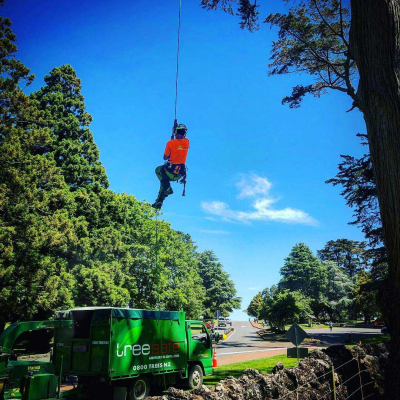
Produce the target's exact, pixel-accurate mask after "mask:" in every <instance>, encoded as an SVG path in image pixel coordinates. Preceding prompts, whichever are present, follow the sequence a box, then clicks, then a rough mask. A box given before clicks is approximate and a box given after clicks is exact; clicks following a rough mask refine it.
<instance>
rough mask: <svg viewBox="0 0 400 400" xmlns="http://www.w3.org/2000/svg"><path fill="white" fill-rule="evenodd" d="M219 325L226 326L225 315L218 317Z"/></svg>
mask: <svg viewBox="0 0 400 400" xmlns="http://www.w3.org/2000/svg"><path fill="white" fill-rule="evenodd" d="M218 326H226V318H225V317H219V318H218Z"/></svg>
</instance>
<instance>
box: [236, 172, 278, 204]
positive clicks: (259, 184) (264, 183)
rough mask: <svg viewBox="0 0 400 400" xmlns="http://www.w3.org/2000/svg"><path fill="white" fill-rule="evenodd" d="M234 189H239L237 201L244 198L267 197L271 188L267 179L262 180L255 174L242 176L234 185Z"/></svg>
mask: <svg viewBox="0 0 400 400" xmlns="http://www.w3.org/2000/svg"><path fill="white" fill-rule="evenodd" d="M236 187H237V188H239V189H240V193H239V195H238V197H239V199H243V198H245V197H255V196H257V195H260V194H261V195H266V196H267V195H268V192H269V190H270V189H271V187H272V184H271V182H269V180H268V179H267V178H262V177H261V176H258V175H256V174H251V175H250V176H248V177H247V176H243V177H242V179H241V181H240V182H238V183H236Z"/></svg>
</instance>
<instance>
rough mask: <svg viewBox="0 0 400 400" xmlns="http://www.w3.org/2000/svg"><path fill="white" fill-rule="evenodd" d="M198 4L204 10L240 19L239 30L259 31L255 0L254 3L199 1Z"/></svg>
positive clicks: (238, 0)
mask: <svg viewBox="0 0 400 400" xmlns="http://www.w3.org/2000/svg"><path fill="white" fill-rule="evenodd" d="M200 4H201V6H202V7H203V8H204V9H206V10H222V11H224V12H226V13H227V14H229V15H236V16H238V17H240V20H241V21H240V22H239V25H240V28H241V29H248V30H249V31H250V32H254V31H258V30H259V29H260V26H259V23H258V16H259V14H260V12H259V11H258V7H259V6H258V5H257V0H254V3H252V2H251V1H250V0H201V3H200ZM232 5H233V6H232ZM234 8H236V13H235V10H234Z"/></svg>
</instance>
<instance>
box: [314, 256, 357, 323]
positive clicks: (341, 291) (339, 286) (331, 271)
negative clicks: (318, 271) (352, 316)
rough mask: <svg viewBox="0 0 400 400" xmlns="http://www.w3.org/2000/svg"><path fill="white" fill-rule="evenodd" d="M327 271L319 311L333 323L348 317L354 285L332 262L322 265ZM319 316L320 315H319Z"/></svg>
mask: <svg viewBox="0 0 400 400" xmlns="http://www.w3.org/2000/svg"><path fill="white" fill-rule="evenodd" d="M323 265H324V267H325V268H326V269H327V271H328V276H327V283H326V288H325V290H324V293H323V295H322V298H321V300H320V307H321V308H322V310H321V311H324V312H326V313H327V314H328V315H329V319H331V320H333V321H344V320H346V319H347V317H348V316H349V313H350V310H351V307H352V305H353V301H352V299H351V295H352V292H353V290H354V284H353V282H352V280H351V279H350V276H349V275H348V274H347V273H346V272H345V271H344V270H343V269H342V268H340V267H339V266H337V265H336V264H335V263H333V262H329V261H326V262H324V263H323ZM320 314H321V313H320Z"/></svg>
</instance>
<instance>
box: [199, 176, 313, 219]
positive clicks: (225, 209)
mask: <svg viewBox="0 0 400 400" xmlns="http://www.w3.org/2000/svg"><path fill="white" fill-rule="evenodd" d="M236 186H237V187H238V188H239V189H240V193H239V196H238V197H239V198H246V197H252V198H254V201H253V203H252V205H251V206H252V210H251V211H236V210H232V209H231V208H230V207H229V205H228V204H226V203H224V202H222V201H210V202H208V201H203V202H202V203H201V208H202V209H203V211H205V212H206V213H207V214H211V215H213V216H217V217H219V218H221V219H222V220H223V221H228V222H235V221H236V222H242V223H250V222H251V221H275V222H283V223H287V224H304V225H314V226H315V225H318V221H317V220H315V219H314V218H313V217H311V216H310V215H309V214H307V213H306V212H304V211H302V210H298V209H296V208H291V207H286V208H283V209H276V208H274V207H273V206H274V204H275V203H276V202H277V201H278V200H279V199H275V198H272V197H271V196H270V195H269V191H270V189H271V187H272V184H271V183H270V182H269V181H268V179H267V178H263V177H260V176H258V175H255V174H252V175H250V176H249V177H248V178H246V177H244V178H242V180H241V181H240V182H238V183H237V184H236ZM208 218H209V217H208Z"/></svg>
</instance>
